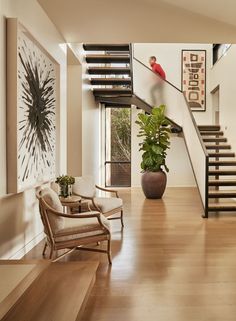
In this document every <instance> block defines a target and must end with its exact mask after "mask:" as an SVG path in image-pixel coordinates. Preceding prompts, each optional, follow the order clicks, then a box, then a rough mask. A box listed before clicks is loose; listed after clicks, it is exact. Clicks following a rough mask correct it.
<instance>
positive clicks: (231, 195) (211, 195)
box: [208, 190, 236, 198]
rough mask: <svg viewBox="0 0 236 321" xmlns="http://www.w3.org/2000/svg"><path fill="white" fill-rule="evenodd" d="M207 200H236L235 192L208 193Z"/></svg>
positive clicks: (219, 191)
mask: <svg viewBox="0 0 236 321" xmlns="http://www.w3.org/2000/svg"><path fill="white" fill-rule="evenodd" d="M208 195H209V198H236V191H230V190H228V191H227V190H226V191H221V190H218V191H209V192H208Z"/></svg>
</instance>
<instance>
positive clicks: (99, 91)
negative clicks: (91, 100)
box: [93, 87, 132, 96]
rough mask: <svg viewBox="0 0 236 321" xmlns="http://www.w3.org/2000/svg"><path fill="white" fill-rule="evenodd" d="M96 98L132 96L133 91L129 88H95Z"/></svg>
mask: <svg viewBox="0 0 236 321" xmlns="http://www.w3.org/2000/svg"><path fill="white" fill-rule="evenodd" d="M93 94H94V96H114V95H126V96H127V95H131V94H132V90H131V89H127V88H123V87H120V88H94V89H93Z"/></svg>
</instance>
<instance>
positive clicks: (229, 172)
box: [208, 170, 236, 176]
mask: <svg viewBox="0 0 236 321" xmlns="http://www.w3.org/2000/svg"><path fill="white" fill-rule="evenodd" d="M208 175H211V176H222V175H223V176H228V175H236V170H226V171H224V170H209V171H208Z"/></svg>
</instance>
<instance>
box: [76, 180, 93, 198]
mask: <svg viewBox="0 0 236 321" xmlns="http://www.w3.org/2000/svg"><path fill="white" fill-rule="evenodd" d="M72 191H73V193H74V194H76V195H79V196H81V197H84V198H93V197H95V195H96V188H95V184H94V181H93V178H92V177H91V176H83V177H75V184H73V186H72Z"/></svg>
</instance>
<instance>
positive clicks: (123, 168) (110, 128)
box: [105, 107, 131, 187]
mask: <svg viewBox="0 0 236 321" xmlns="http://www.w3.org/2000/svg"><path fill="white" fill-rule="evenodd" d="M105 149H106V151H105V153H106V155H105V175H106V186H120V187H121V186H124V187H125V186H131V109H130V107H125V108H123V107H122V108H116V107H106V146H105Z"/></svg>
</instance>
